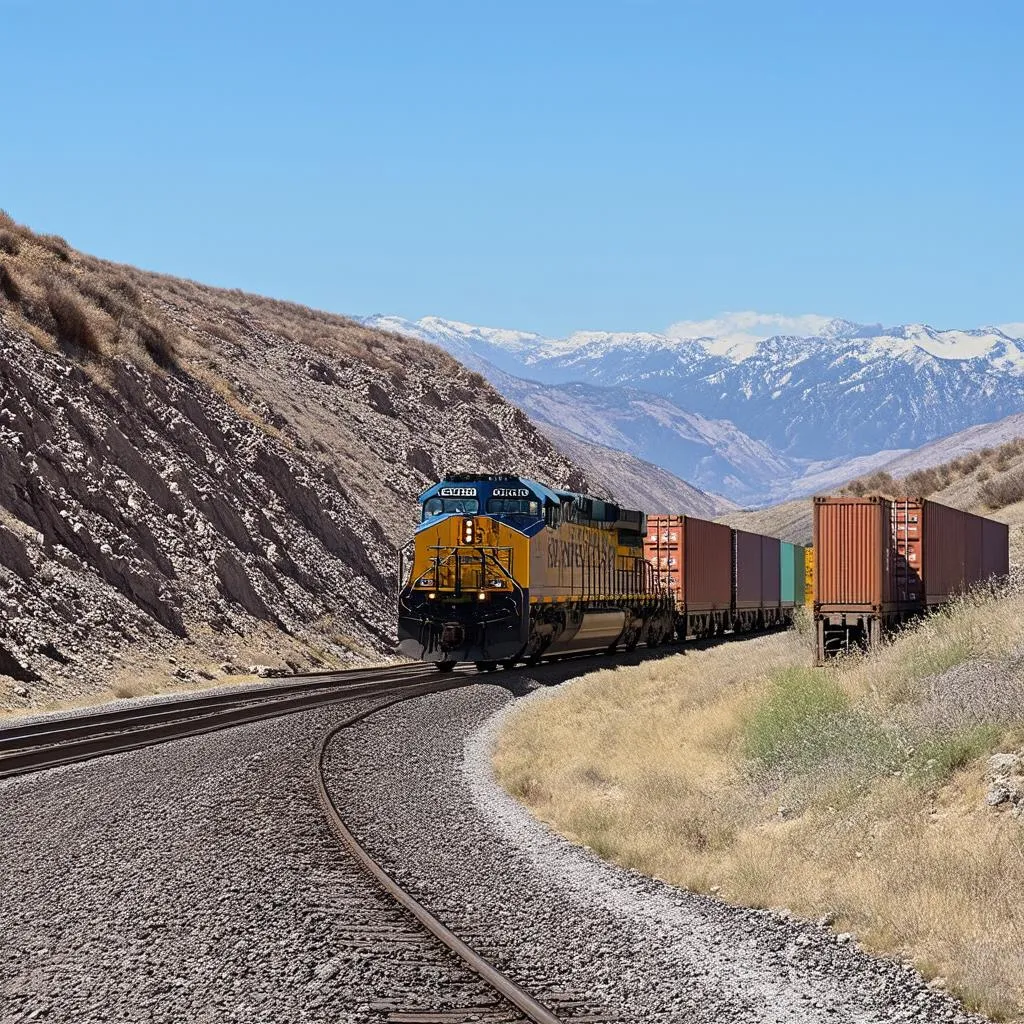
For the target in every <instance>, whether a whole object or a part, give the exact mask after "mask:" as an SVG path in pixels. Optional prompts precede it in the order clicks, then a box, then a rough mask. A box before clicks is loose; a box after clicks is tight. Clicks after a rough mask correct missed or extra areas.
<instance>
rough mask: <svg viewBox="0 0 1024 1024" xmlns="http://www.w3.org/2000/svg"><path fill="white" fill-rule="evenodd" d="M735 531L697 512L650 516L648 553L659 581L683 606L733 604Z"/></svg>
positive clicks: (715, 607)
mask: <svg viewBox="0 0 1024 1024" xmlns="http://www.w3.org/2000/svg"><path fill="white" fill-rule="evenodd" d="M731 533H732V531H731V530H730V529H729V527H728V526H724V525H723V524H721V523H709V522H708V521H707V520H705V519H696V518H694V517H693V516H679V515H667V514H654V515H649V516H648V517H647V536H646V537H645V538H644V553H645V555H646V556H647V559H648V561H649V562H650V563H651V564H652V566H653V567H654V571H655V573H656V574H657V580H658V584H659V585H660V586H662V587H664V588H665V589H667V590H668V591H669V592H670V593H671V594H672V596H673V597H674V598H675V602H676V606H677V607H678V608H679V609H680V610H682V609H684V608H685V609H686V611H687V612H689V613H693V612H705V611H718V610H727V609H728V608H729V600H730V596H731V588H730V575H731V565H732V553H731Z"/></svg>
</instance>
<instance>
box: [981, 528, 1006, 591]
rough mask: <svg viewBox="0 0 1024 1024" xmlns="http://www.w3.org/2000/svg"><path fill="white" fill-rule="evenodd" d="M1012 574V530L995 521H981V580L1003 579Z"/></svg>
mask: <svg viewBox="0 0 1024 1024" xmlns="http://www.w3.org/2000/svg"><path fill="white" fill-rule="evenodd" d="M1009 572H1010V528H1009V526H1007V525H1006V523H999V522H996V520H995V519H986V518H983V519H982V520H981V579H983V580H987V579H992V578H993V577H994V578H997V579H998V578H1001V577H1004V576H1006V575H1008V574H1009Z"/></svg>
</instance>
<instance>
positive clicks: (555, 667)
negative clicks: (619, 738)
mask: <svg viewBox="0 0 1024 1024" xmlns="http://www.w3.org/2000/svg"><path fill="white" fill-rule="evenodd" d="M781 632H785V630H782V629H768V630H759V631H757V632H753V633H741V634H732V633H728V634H726V635H725V636H718V637H709V638H707V639H703V640H689V641H687V642H686V643H675V644H665V645H664V646H661V647H652V648H647V647H645V648H642V649H641V648H639V647H638V648H636V649H635V650H633V651H623V652H621V653H618V654H575V655H571V654H570V655H563V656H561V657H560V658H553V659H550V660H547V661H543V662H541V663H540V664H539V665H522V666H519V667H518V668H514V669H499V670H497V671H494V672H478V673H477V675H476V676H475V677H474V679H473V681H474V682H475V683H477V684H479V685H488V686H500V687H501V688H502V689H504V690H507V691H508V692H509V693H510V694H511V695H512V696H513V697H525V696H527V695H528V694H531V693H533V692H534V691H536V690H538V689H540V688H541V687H549V686H558V685H559V684H560V683H565V682H568V681H569V680H572V679H578V678H579V677H580V676H584V675H588V674H589V673H591V672H599V671H601V670H602V669H609V668H625V667H633V666H636V665H643V664H645V663H648V662H654V661H664V660H665V659H666V658H676V657H679V656H680V655H685V654H687V653H689V652H692V651H706V650H711V649H712V648H714V647H719V646H721V645H723V644H734V643H744V642H746V641H750V640H756V639H758V638H760V637H765V636H771V635H772V634H774V633H781Z"/></svg>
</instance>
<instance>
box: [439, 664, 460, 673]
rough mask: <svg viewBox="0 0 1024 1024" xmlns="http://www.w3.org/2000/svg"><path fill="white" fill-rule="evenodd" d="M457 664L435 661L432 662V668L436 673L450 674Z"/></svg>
mask: <svg viewBox="0 0 1024 1024" xmlns="http://www.w3.org/2000/svg"><path fill="white" fill-rule="evenodd" d="M457 664H458V662H455V661H436V662H434V667H435V668H436V669H437V671H438V672H451V670H452V669H453V668H455V666H456V665H457Z"/></svg>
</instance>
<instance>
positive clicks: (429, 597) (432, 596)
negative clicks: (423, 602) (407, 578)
mask: <svg viewBox="0 0 1024 1024" xmlns="http://www.w3.org/2000/svg"><path fill="white" fill-rule="evenodd" d="M435 597H437V594H435V593H434V591H431V592H430V593H429V594H427V600H428V601H433V600H434V598H435Z"/></svg>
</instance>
